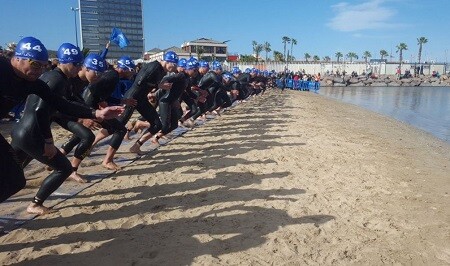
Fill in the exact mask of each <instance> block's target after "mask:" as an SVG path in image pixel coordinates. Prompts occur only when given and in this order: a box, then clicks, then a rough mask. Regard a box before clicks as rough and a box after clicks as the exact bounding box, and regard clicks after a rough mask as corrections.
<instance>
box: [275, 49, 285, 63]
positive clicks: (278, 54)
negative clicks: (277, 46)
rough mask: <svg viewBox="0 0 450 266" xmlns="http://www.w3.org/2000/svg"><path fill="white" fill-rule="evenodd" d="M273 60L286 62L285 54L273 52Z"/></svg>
mask: <svg viewBox="0 0 450 266" xmlns="http://www.w3.org/2000/svg"><path fill="white" fill-rule="evenodd" d="M273 60H275V61H277V62H284V57H283V54H282V53H281V52H279V51H273Z"/></svg>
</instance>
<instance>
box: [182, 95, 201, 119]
mask: <svg viewBox="0 0 450 266" xmlns="http://www.w3.org/2000/svg"><path fill="white" fill-rule="evenodd" d="M182 100H183V101H184V103H186V105H187V106H188V107H189V112H187V113H186V114H185V115H184V116H183V117H182V118H181V121H186V120H188V119H189V118H191V117H192V116H193V115H194V114H195V113H197V112H198V110H199V108H198V106H197V104H196V103H195V101H194V99H192V98H191V97H189V96H188V95H186V94H185V95H183V98H182Z"/></svg>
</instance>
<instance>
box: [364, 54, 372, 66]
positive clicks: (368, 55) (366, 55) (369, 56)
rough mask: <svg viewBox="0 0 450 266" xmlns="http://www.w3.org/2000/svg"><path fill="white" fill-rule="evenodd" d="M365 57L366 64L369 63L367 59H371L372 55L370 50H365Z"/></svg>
mask: <svg viewBox="0 0 450 266" xmlns="http://www.w3.org/2000/svg"><path fill="white" fill-rule="evenodd" d="M363 57H364V61H365V62H366V65H367V61H368V60H369V58H371V57H372V54H371V53H370V52H369V51H365V52H364V53H363Z"/></svg>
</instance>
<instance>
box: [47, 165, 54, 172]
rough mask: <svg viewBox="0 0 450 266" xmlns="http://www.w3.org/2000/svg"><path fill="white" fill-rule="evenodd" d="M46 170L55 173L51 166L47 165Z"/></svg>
mask: <svg viewBox="0 0 450 266" xmlns="http://www.w3.org/2000/svg"><path fill="white" fill-rule="evenodd" d="M45 170H47V171H53V168H52V167H51V166H48V165H47V166H46V167H45Z"/></svg>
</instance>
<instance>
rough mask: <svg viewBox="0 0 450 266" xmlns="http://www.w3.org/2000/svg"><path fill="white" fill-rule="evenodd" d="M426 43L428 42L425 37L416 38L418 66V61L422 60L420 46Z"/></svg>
mask: <svg viewBox="0 0 450 266" xmlns="http://www.w3.org/2000/svg"><path fill="white" fill-rule="evenodd" d="M427 42H428V40H427V38H425V37H420V38H417V44H418V45H419V57H418V59H419V64H420V60H421V59H422V46H423V45H424V44H426V43H427Z"/></svg>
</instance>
